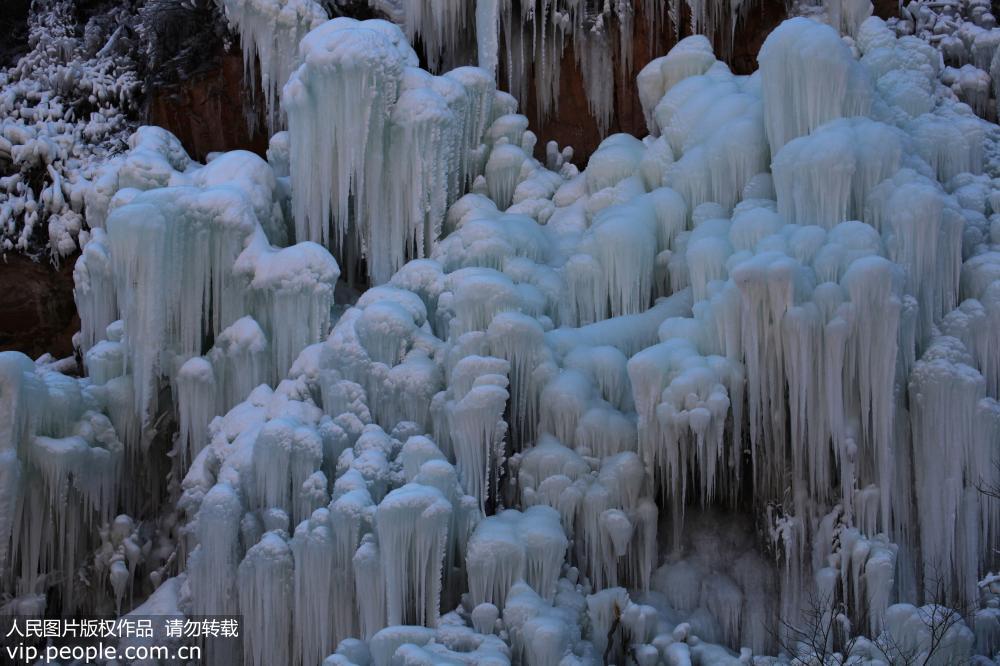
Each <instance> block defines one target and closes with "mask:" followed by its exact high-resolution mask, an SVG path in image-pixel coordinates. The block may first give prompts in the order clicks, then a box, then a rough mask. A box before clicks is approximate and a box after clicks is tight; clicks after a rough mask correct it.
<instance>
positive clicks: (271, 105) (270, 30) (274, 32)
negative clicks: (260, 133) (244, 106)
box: [218, 0, 327, 133]
mask: <svg viewBox="0 0 1000 666" xmlns="http://www.w3.org/2000/svg"><path fill="white" fill-rule="evenodd" d="M218 2H219V4H220V5H222V8H223V9H224V10H225V13H226V18H227V19H228V20H229V22H230V23H232V24H233V25H235V26H236V29H237V30H238V31H239V34H240V44H241V45H242V47H243V64H244V71H245V80H246V82H247V86H248V87H249V88H250V90H251V93H252V92H253V91H254V87H255V86H254V80H255V74H256V72H257V71H258V70H257V66H258V64H259V68H260V69H259V71H260V87H261V88H262V89H263V92H264V104H265V107H264V108H265V109H266V118H267V126H268V129H269V130H270V132H271V133H273V132H275V131H277V130H278V129H280V125H281V112H280V109H279V107H278V94H279V93H280V92H281V87H282V86H283V85H284V83H285V81H287V80H288V77H289V76H290V75H291V73H292V70H294V69H295V66H296V59H297V58H296V48H297V46H298V43H299V42H300V41H301V40H302V38H303V37H304V36H305V35H306V33H308V32H309V31H310V30H311V29H312V28H315V27H316V26H317V25H319V24H320V23H323V22H324V21H326V20H327V14H326V10H324V9H323V7H322V6H321V5H320V4H318V3H316V2H313V1H312V0H279V1H278V2H261V1H259V0H218Z"/></svg>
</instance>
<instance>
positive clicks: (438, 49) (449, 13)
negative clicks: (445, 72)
mask: <svg viewBox="0 0 1000 666" xmlns="http://www.w3.org/2000/svg"><path fill="white" fill-rule="evenodd" d="M498 1H499V0H498ZM472 5H473V3H471V2H467V1H466V0H443V1H440V0H414V1H413V2H405V3H403V16H404V20H403V28H404V30H405V32H406V38H407V39H408V40H409V41H410V42H411V43H415V42H416V40H417V39H418V38H419V39H420V41H421V42H422V43H423V46H424V53H425V55H426V56H427V62H428V65H429V66H430V69H431V70H433V71H439V70H440V69H441V66H442V64H443V63H452V65H454V63H455V62H456V60H457V57H458V55H459V53H460V52H461V50H463V47H467V44H468V43H469V35H470V34H471V32H472V31H471V29H472V28H473V27H475V28H477V29H478V27H479V15H478V14H479V11H480V10H479V8H478V7H476V8H475V9H473V6H472ZM486 11H489V10H488V9H487V10H486Z"/></svg>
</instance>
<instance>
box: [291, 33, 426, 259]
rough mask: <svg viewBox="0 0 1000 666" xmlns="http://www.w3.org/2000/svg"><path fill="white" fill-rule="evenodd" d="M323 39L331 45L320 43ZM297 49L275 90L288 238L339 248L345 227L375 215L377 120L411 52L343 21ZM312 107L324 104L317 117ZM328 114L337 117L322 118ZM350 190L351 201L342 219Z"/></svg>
mask: <svg viewBox="0 0 1000 666" xmlns="http://www.w3.org/2000/svg"><path fill="white" fill-rule="evenodd" d="M397 30H398V28H397ZM329 43H332V44H335V45H336V48H328V47H327V45H328V44H329ZM402 43H403V44H404V46H405V42H402ZM406 48H408V47H406ZM299 51H300V56H301V58H302V60H303V64H302V65H301V66H300V67H299V68H298V69H297V70H296V71H295V72H294V73H293V74H292V76H291V78H289V80H288V82H287V83H286V84H285V87H284V91H283V93H282V103H283V104H284V106H285V111H286V113H287V114H288V126H289V136H290V138H291V177H292V182H293V183H295V184H296V186H295V189H294V192H293V204H294V213H295V225H296V229H295V236H296V238H297V239H300V240H312V241H316V242H320V243H322V244H324V245H331V244H332V245H334V246H336V247H342V246H343V245H344V242H345V238H346V235H347V229H348V226H349V225H350V224H352V223H353V224H354V225H355V226H358V227H359V228H364V227H365V223H364V221H365V220H366V219H367V218H368V216H369V215H373V216H375V217H376V218H377V217H380V216H378V215H377V213H378V212H381V210H382V208H381V203H380V201H379V197H380V196H381V191H382V180H381V178H382V176H381V172H380V169H378V168H376V167H375V165H374V164H373V163H374V162H376V161H379V162H380V161H381V160H382V159H383V156H384V154H383V151H384V150H385V134H386V122H385V121H386V119H387V118H388V117H389V112H390V107H391V105H392V104H393V103H394V102H395V101H396V96H397V94H398V86H399V79H400V77H401V76H402V72H403V68H404V67H405V66H407V65H408V64H413V65H415V64H416V56H415V54H413V53H412V51H410V54H409V55H407V53H406V52H405V51H404V50H402V49H401V48H399V47H398V46H397V45H396V44H394V43H393V42H392V40H391V38H390V37H389V36H388V35H386V34H384V33H383V32H380V31H377V30H374V29H372V28H371V27H362V28H359V27H357V21H354V20H353V19H346V18H341V19H335V20H333V21H329V22H327V23H324V24H322V25H321V26H319V27H318V28H316V29H315V30H313V31H311V32H310V33H309V34H308V35H306V37H305V38H304V39H303V40H302V41H301V42H300V46H299ZM319 108H322V109H324V113H323V116H324V118H323V119H322V120H321V119H320V118H319V117H318V116H317V115H316V112H317V110H318V109H319ZM330 116H332V117H333V118H336V119H337V122H333V123H330V122H325V121H327V120H329V117H330ZM376 193H379V194H378V196H376ZM351 195H355V197H356V199H357V200H356V202H355V204H354V208H355V211H354V214H353V216H352V217H349V214H348V202H349V200H350V198H351ZM334 203H336V210H334ZM331 218H332V219H333V220H334V221H335V226H334V227H333V231H334V234H333V235H332V239H333V242H332V243H331V233H330V232H331V229H330V221H331Z"/></svg>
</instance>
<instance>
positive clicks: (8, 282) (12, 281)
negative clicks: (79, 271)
mask: <svg viewBox="0 0 1000 666" xmlns="http://www.w3.org/2000/svg"><path fill="white" fill-rule="evenodd" d="M75 261H76V257H75V256H73V257H70V258H69V260H68V261H66V262H64V263H63V264H62V265H61V266H60V267H59V268H54V267H52V266H51V265H50V264H48V263H39V262H35V261H32V260H31V259H28V258H26V257H23V256H21V255H16V254H8V255H7V256H6V258H3V259H0V350H4V351H6V350H16V351H20V352H24V353H25V354H27V355H28V356H30V357H32V358H37V357H38V356H41V355H42V354H43V353H45V352H49V353H51V354H52V355H53V356H55V357H56V358H63V357H66V356H69V355H71V354H72V353H73V334H74V333H76V332H77V331H78V330H80V318H79V316H77V313H76V304H75V303H74V302H73V264H74V262H75Z"/></svg>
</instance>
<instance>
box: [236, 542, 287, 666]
mask: <svg viewBox="0 0 1000 666" xmlns="http://www.w3.org/2000/svg"><path fill="white" fill-rule="evenodd" d="M293 576H294V560H293V559H292V551H291V549H290V548H289V544H288V541H287V535H286V534H284V533H282V532H280V531H274V532H267V533H266V534H265V535H264V536H263V537H261V540H260V541H259V542H258V543H257V544H256V545H254V546H253V547H252V548H250V550H248V551H247V554H246V557H245V558H244V559H243V561H242V562H241V563H240V568H239V575H238V578H237V581H238V586H239V593H240V612H241V614H242V615H243V618H244V622H245V623H246V626H247V637H246V639H245V645H244V650H245V654H244V663H246V664H250V665H251V666H257V665H263V664H287V663H291V657H292V609H293V590H294V581H293Z"/></svg>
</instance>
